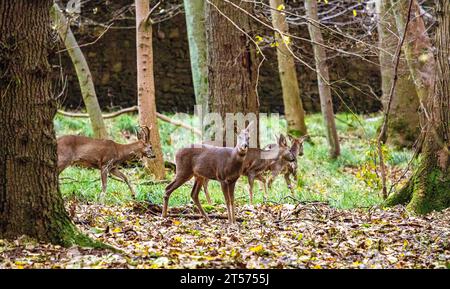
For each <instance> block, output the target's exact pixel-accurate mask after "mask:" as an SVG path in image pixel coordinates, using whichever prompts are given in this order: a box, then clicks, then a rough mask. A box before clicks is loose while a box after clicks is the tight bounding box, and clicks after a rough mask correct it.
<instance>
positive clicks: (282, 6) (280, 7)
mask: <svg viewBox="0 0 450 289" xmlns="http://www.w3.org/2000/svg"><path fill="white" fill-rule="evenodd" d="M284 8H285V7H284V4H280V5H278V7H277V10H278V11H283V10H284Z"/></svg>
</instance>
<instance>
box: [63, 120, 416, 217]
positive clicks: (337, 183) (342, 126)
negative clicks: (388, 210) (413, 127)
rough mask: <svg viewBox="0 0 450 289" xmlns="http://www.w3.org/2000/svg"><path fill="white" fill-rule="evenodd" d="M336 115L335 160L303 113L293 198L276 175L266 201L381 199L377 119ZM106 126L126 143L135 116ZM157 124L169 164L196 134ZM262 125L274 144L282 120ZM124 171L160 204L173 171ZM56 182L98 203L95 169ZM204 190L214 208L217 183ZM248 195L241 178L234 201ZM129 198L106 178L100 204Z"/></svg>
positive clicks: (405, 155)
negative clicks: (163, 174) (156, 177)
mask: <svg viewBox="0 0 450 289" xmlns="http://www.w3.org/2000/svg"><path fill="white" fill-rule="evenodd" d="M171 117H172V116H171ZM337 119H338V121H337V123H336V124H337V129H338V134H339V136H340V137H341V138H342V142H341V151H342V154H341V156H340V157H339V158H338V159H336V160H330V159H329V158H328V148H327V142H326V138H325V130H324V127H323V119H322V116H321V115H320V114H313V115H309V116H307V118H306V123H307V126H308V130H309V135H310V136H311V141H310V142H307V143H305V144H304V156H301V157H299V161H298V163H299V171H298V176H299V179H298V180H297V182H296V183H295V185H296V188H295V196H294V198H295V199H293V198H291V197H290V196H291V194H290V191H289V189H288V188H287V186H286V184H285V181H284V178H283V177H282V176H279V177H278V178H276V179H275V181H274V183H273V185H272V190H271V191H270V192H269V198H268V202H275V203H278V202H284V203H295V202H296V201H324V202H329V203H330V205H332V206H334V207H337V208H353V207H367V206H373V205H377V204H380V203H381V201H382V200H381V198H380V197H379V191H380V181H379V176H378V175H377V173H376V169H377V164H378V160H377V154H376V153H377V151H376V146H375V141H374V138H375V137H376V132H377V127H378V126H379V124H380V121H379V119H380V118H379V117H377V116H371V117H370V118H363V117H361V116H355V115H352V114H338V115H337ZM183 121H184V122H185V123H188V124H190V125H195V119H194V118H193V117H192V116H189V118H188V119H184V120H183ZM106 125H107V127H108V129H109V132H110V134H111V136H112V137H113V139H114V140H115V141H118V142H121V143H126V142H129V141H131V140H127V139H126V138H125V137H124V135H127V134H130V133H131V134H134V132H135V128H136V127H137V125H138V121H137V116H136V115H121V116H119V117H117V118H115V119H111V120H107V121H106ZM158 125H159V129H160V133H161V140H162V148H163V153H164V156H165V159H166V160H167V161H171V162H173V161H174V155H175V153H176V151H177V150H178V149H179V148H181V147H182V146H184V145H186V144H189V143H192V142H196V141H198V139H197V138H196V136H195V135H193V134H191V133H190V132H189V131H187V130H186V129H183V128H177V127H174V126H173V125H171V124H168V123H165V122H162V121H160V122H159V123H158ZM261 127H264V128H266V129H267V130H268V131H269V133H262V134H261V145H262V146H265V145H267V144H269V143H274V142H275V139H274V134H275V135H278V134H279V132H280V131H282V132H285V131H286V121H285V120H284V119H281V120H279V119H277V118H271V117H269V118H267V119H262V125H261ZM55 128H56V131H57V134H58V135H61V134H69V133H70V134H83V135H88V136H89V135H92V130H91V129H90V125H89V120H87V119H70V118H65V117H61V116H57V118H56V119H55ZM132 138H133V137H132ZM383 152H384V154H385V159H386V163H387V165H388V166H395V167H405V166H406V163H407V162H408V161H409V159H410V156H411V152H410V151H407V150H403V151H396V150H394V149H392V148H390V147H387V146H386V147H384V148H383ZM123 171H124V173H126V174H127V175H128V176H129V178H130V181H131V182H132V184H133V186H134V187H135V189H136V193H137V200H138V201H142V202H151V203H156V204H161V202H162V197H163V195H164V189H165V187H166V186H167V184H168V182H169V181H170V180H172V179H173V177H174V176H173V173H170V174H168V180H167V181H166V182H162V183H161V182H156V183H155V182H154V181H153V180H152V179H151V177H150V176H148V175H147V174H145V172H144V171H143V169H142V168H139V167H136V168H132V169H123ZM60 182H61V191H62V194H63V196H64V198H66V199H70V198H76V199H77V200H78V201H85V202H101V200H99V194H100V190H101V183H100V176H99V171H97V170H88V169H80V168H68V169H66V170H65V171H64V172H63V173H62V174H61V177H60ZM192 185H193V182H192V181H190V182H188V183H187V184H185V185H183V186H181V187H180V188H179V189H177V190H176V191H175V192H174V193H173V194H172V196H171V199H170V206H171V207H173V206H181V205H185V204H188V203H191V197H190V193H191V189H192ZM209 191H210V194H211V199H212V201H213V206H214V205H217V204H223V203H224V200H223V195H222V193H221V189H220V185H219V184H218V183H217V182H215V181H211V182H209ZM262 192H263V190H262V187H261V184H260V183H259V182H256V185H255V194H254V202H255V203H262V202H263V193H262ZM248 197H249V196H248V184H247V180H246V179H245V177H243V178H241V180H239V181H238V183H237V185H236V203H237V204H238V205H243V204H246V203H248ZM200 198H201V201H202V203H204V204H206V198H205V196H204V193H200ZM129 201H132V198H131V194H130V191H129V189H128V187H127V186H126V185H125V184H124V183H122V182H121V181H117V180H115V179H112V178H109V179H108V190H107V194H106V195H105V199H104V200H102V202H105V203H106V204H123V203H124V202H129Z"/></svg>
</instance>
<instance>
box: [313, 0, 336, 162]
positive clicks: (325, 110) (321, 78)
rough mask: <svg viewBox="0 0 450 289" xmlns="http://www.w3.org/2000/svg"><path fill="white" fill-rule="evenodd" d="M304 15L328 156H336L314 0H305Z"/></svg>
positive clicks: (330, 103) (327, 87)
mask: <svg viewBox="0 0 450 289" xmlns="http://www.w3.org/2000/svg"><path fill="white" fill-rule="evenodd" d="M305 9H306V15H307V17H308V18H309V21H308V31H309V35H310V37H311V40H312V42H313V43H312V46H313V49H314V59H315V62H316V71H317V82H318V85H319V97H320V108H321V110H322V115H323V117H324V122H325V123H324V124H325V127H326V131H327V139H328V144H329V146H330V156H331V157H332V158H336V157H337V156H339V154H340V146H339V139H338V135H337V131H336V123H335V120H334V112H333V99H332V98H331V89H330V85H329V83H330V77H329V75H328V66H327V62H326V60H327V56H326V52H325V49H324V47H323V46H322V45H323V43H324V41H323V37H322V32H321V31H320V28H319V27H318V23H319V17H318V16H317V2H316V0H305Z"/></svg>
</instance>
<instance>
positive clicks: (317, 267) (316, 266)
mask: <svg viewBox="0 0 450 289" xmlns="http://www.w3.org/2000/svg"><path fill="white" fill-rule="evenodd" d="M313 269H322V266H320V265H319V264H317V265H315V266H314V267H313Z"/></svg>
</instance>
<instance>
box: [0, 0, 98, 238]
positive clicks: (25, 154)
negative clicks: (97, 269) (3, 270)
mask: <svg viewBox="0 0 450 289" xmlns="http://www.w3.org/2000/svg"><path fill="white" fill-rule="evenodd" d="M52 3H53V1H51V0H47V1H44V0H42V1H26V0H17V1H1V2H0V15H2V17H1V18H0V21H1V22H0V68H1V69H0V70H1V76H0V77H1V79H0V103H1V105H0V127H1V129H0V139H1V141H0V238H11V239H13V238H17V237H19V236H21V235H28V236H30V237H33V238H36V239H38V240H41V241H46V242H51V243H55V244H61V245H65V246H70V245H72V244H82V245H94V243H93V242H92V241H90V239H88V238H87V237H85V236H84V235H82V234H80V233H79V232H78V231H77V230H76V228H75V226H74V225H73V224H72V222H71V220H70V219H69V217H68V215H67V213H66V211H65V208H64V203H63V200H62V197H61V194H60V191H59V187H58V171H57V153H56V137H55V131H54V128H53V117H54V116H55V113H56V108H57V107H56V106H57V103H56V99H55V96H54V95H52V93H51V66H50V64H49V62H48V55H49V50H50V47H51V46H52V44H51V41H52V39H51V18H50V8H51V6H52Z"/></svg>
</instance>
